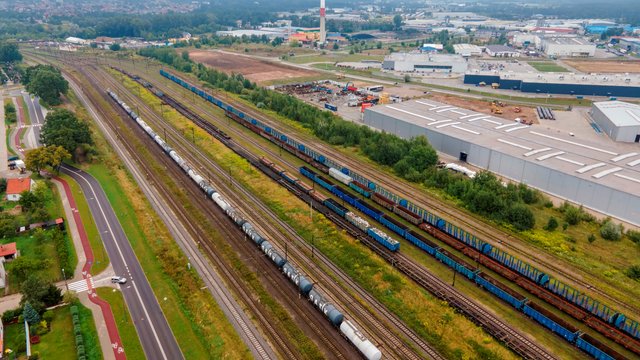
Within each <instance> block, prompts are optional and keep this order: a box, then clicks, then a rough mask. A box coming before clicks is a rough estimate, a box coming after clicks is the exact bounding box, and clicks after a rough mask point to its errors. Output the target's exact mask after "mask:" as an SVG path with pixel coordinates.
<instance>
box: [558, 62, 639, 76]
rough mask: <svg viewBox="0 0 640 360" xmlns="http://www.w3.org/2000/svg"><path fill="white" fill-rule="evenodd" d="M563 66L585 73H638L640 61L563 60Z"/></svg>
mask: <svg viewBox="0 0 640 360" xmlns="http://www.w3.org/2000/svg"><path fill="white" fill-rule="evenodd" d="M562 62H564V63H565V64H567V65H569V66H571V67H573V68H575V69H576V70H579V71H582V72H585V73H640V61H633V60H630V61H611V60H609V61H606V60H600V61H598V60H593V61H591V60H563V61H562Z"/></svg>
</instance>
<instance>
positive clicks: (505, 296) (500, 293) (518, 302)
mask: <svg viewBox="0 0 640 360" xmlns="http://www.w3.org/2000/svg"><path fill="white" fill-rule="evenodd" d="M475 282H476V284H478V285H479V286H480V287H483V288H485V289H487V291H489V292H490V293H492V294H494V295H495V296H497V297H498V298H500V299H502V300H504V301H505V302H507V303H508V304H510V305H511V306H513V307H514V308H516V309H518V310H520V309H522V306H523V305H524V304H525V303H526V302H527V298H525V297H522V298H520V299H518V298H516V297H515V296H513V295H511V294H509V293H507V292H506V291H504V290H502V289H501V288H499V287H498V286H496V285H494V284H492V283H491V282H489V280H487V279H485V278H484V277H483V276H481V275H480V274H478V276H476V278H475Z"/></svg>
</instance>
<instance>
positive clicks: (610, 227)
mask: <svg viewBox="0 0 640 360" xmlns="http://www.w3.org/2000/svg"><path fill="white" fill-rule="evenodd" d="M600 236H602V238H603V239H605V240H611V241H617V240H620V238H621V237H622V225H620V224H615V223H614V222H613V221H611V219H607V220H606V221H605V222H604V224H602V227H601V228H600Z"/></svg>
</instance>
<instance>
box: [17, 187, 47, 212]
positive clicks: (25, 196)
mask: <svg viewBox="0 0 640 360" xmlns="http://www.w3.org/2000/svg"><path fill="white" fill-rule="evenodd" d="M18 204H20V206H22V210H23V211H33V210H35V209H37V208H40V207H42V206H44V201H43V199H40V198H39V197H38V195H36V194H35V193H34V192H31V191H29V190H25V191H23V192H22V193H21V194H20V200H18Z"/></svg>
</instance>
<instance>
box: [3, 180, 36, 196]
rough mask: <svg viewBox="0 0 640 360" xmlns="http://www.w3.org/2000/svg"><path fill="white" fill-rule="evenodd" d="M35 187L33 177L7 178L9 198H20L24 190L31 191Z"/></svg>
mask: <svg viewBox="0 0 640 360" xmlns="http://www.w3.org/2000/svg"><path fill="white" fill-rule="evenodd" d="M33 187H34V181H33V180H31V178H28V177H26V178H20V179H9V180H7V200H9V201H18V200H20V196H21V195H20V194H22V193H23V192H24V191H31V189H33Z"/></svg>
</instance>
